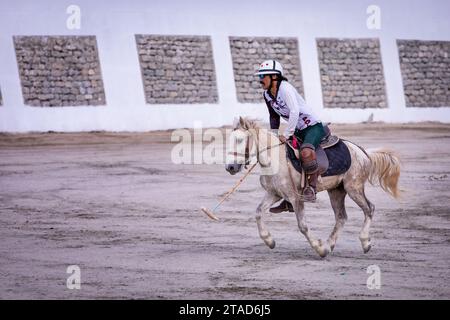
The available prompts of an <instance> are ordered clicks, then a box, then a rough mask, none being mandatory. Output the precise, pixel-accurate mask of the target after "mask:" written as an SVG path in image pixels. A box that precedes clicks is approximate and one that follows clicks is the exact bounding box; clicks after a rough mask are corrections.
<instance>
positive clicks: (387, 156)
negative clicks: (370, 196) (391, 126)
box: [367, 149, 400, 198]
mask: <svg viewBox="0 0 450 320" xmlns="http://www.w3.org/2000/svg"><path fill="white" fill-rule="evenodd" d="M367 153H368V155H369V157H370V161H371V166H370V172H369V182H370V183H371V184H372V185H376V184H379V185H380V187H381V188H382V189H383V190H384V191H386V192H387V193H389V194H390V195H391V196H393V197H394V198H398V197H399V196H400V190H399V189H398V179H399V177H400V159H399V158H398V156H397V155H396V154H395V152H393V151H392V150H388V149H376V150H367Z"/></svg>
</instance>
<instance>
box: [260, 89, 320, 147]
mask: <svg viewBox="0 0 450 320" xmlns="http://www.w3.org/2000/svg"><path fill="white" fill-rule="evenodd" d="M264 99H265V100H266V104H267V108H268V109H269V113H270V128H271V129H279V127H280V116H281V117H282V118H283V119H285V120H286V121H287V122H288V124H287V127H286V130H285V131H284V134H283V135H284V136H285V137H286V138H289V137H290V136H292V135H293V134H294V131H295V128H298V129H299V130H303V129H305V128H306V127H309V126H313V125H315V124H316V123H318V122H320V121H319V120H318V118H317V117H316V116H315V115H314V113H313V111H312V110H311V108H310V107H309V106H308V105H307V104H306V102H305V100H304V99H303V98H302V96H301V95H300V94H299V93H298V92H297V90H296V89H295V88H294V87H293V86H292V85H291V84H290V83H289V82H287V81H282V82H281V83H280V86H279V88H278V94H277V97H276V100H275V98H274V97H273V96H272V95H271V94H270V93H269V91H268V90H266V91H264Z"/></svg>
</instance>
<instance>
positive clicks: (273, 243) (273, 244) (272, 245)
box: [266, 240, 275, 249]
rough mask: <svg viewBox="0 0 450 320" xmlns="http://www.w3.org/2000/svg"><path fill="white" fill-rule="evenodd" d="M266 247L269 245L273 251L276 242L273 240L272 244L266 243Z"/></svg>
mask: <svg viewBox="0 0 450 320" xmlns="http://www.w3.org/2000/svg"><path fill="white" fill-rule="evenodd" d="M266 245H267V246H268V247H269V248H270V249H273V248H275V241H274V240H272V241H271V242H269V243H266Z"/></svg>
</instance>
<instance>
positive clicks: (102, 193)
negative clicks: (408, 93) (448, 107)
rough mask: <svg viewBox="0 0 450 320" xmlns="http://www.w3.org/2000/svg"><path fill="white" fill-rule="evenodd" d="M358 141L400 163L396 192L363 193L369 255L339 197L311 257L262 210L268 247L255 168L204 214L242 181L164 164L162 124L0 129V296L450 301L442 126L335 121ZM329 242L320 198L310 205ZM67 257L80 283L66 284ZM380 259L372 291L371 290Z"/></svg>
mask: <svg viewBox="0 0 450 320" xmlns="http://www.w3.org/2000/svg"><path fill="white" fill-rule="evenodd" d="M332 130H333V132H334V133H335V134H338V135H340V136H341V137H343V138H346V139H349V140H352V141H354V142H356V143H358V144H360V145H362V146H364V147H366V148H371V147H379V146H384V147H390V148H391V149H394V150H396V151H397V152H398V153H399V155H400V157H401V159H402V173H401V178H400V186H401V189H402V190H403V198H402V199H401V200H400V201H395V200H393V199H392V198H390V197H389V196H388V195H387V194H386V193H384V192H383V191H382V190H381V189H380V188H375V187H372V186H369V185H368V187H367V189H366V190H367V192H366V193H367V196H368V198H369V199H370V200H371V201H372V202H373V203H374V204H375V206H376V212H375V218H374V222H373V224H372V232H371V236H372V242H373V247H372V250H371V251H370V252H369V253H367V254H363V252H362V249H361V246H360V242H359V240H358V234H359V230H360V228H361V226H362V223H363V213H362V211H361V210H360V209H359V208H358V207H357V206H356V204H355V203H354V202H352V200H351V199H349V198H348V197H347V199H346V205H347V213H348V216H349V219H348V222H347V224H346V225H345V228H344V229H343V231H342V233H341V235H340V237H339V239H338V242H337V245H336V248H335V250H334V252H333V253H332V254H330V255H329V256H328V257H326V258H325V259H322V258H320V257H318V256H317V255H316V254H315V252H314V251H313V250H312V249H311V248H310V246H309V244H308V243H307V241H306V240H305V239H304V237H303V236H302V235H301V233H300V232H299V230H298V228H297V223H296V219H295V216H294V215H293V214H291V213H284V214H269V215H268V216H267V225H268V228H269V230H270V231H271V233H272V235H273V236H274V239H275V241H276V242H277V246H276V247H275V249H273V250H270V249H269V248H267V247H266V246H265V245H264V244H263V242H262V241H261V239H260V238H259V236H258V233H257V228H256V223H255V219H254V215H255V208H256V206H257V205H258V203H259V201H260V199H261V198H262V195H263V190H262V188H261V187H260V185H259V178H258V174H257V172H256V173H253V174H252V175H250V176H249V178H248V179H247V180H246V181H245V182H244V183H243V184H242V185H241V187H240V189H239V190H238V191H237V192H236V193H235V194H234V195H233V196H232V197H231V199H230V200H228V201H226V202H225V203H224V204H223V205H222V206H221V207H220V208H219V209H218V210H217V215H218V216H220V218H221V221H220V222H214V221H212V220H209V219H208V218H207V217H206V216H205V215H204V214H203V213H201V212H200V210H199V208H200V207H201V206H207V207H209V208H212V207H214V205H215V204H216V203H217V201H218V199H219V198H220V197H221V196H222V195H223V194H224V193H225V192H226V191H228V190H229V189H230V188H231V187H232V185H233V184H234V183H235V182H236V181H237V179H238V178H239V177H237V176H230V175H229V174H228V173H227V172H225V170H224V168H223V166H222V165H176V164H173V163H172V162H171V150H172V148H173V147H174V145H175V143H171V142H170V134H171V132H170V131H160V132H151V133H106V132H91V133H70V134H69V133H48V134H1V135H0V243H1V246H0V298H2V299H18V298H20V299H54V298H55V299H107V298H113V299H335V298H339V299H367V298H369V299H391V298H399V299H420V298H425V299H449V298H450V287H449V286H448V284H449V283H450V271H449V264H450V249H449V245H450V209H449V203H450V125H444V124H438V123H422V124H405V125H389V124H380V123H371V124H358V125H332ZM306 217H307V222H308V225H309V227H310V229H311V230H312V232H313V233H314V234H315V235H316V236H318V237H320V238H325V239H326V238H327V237H328V234H329V233H330V232H331V229H332V227H333V224H334V215H333V212H332V209H331V206H330V203H329V199H328V196H327V194H326V193H324V192H322V193H320V194H319V195H318V202H317V203H314V204H307V205H306ZM69 265H78V266H79V267H80V270H81V289H80V290H69V289H68V288H67V286H66V280H67V278H68V277H69V276H70V275H69V274H67V273H66V271H67V267H68V266H69ZM371 265H377V266H378V267H379V268H380V271H381V288H380V289H379V290H376V289H375V290H369V289H368V288H367V285H366V282H367V279H368V277H369V276H370V274H368V273H367V268H368V267H369V266H371Z"/></svg>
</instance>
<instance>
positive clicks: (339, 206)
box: [327, 184, 347, 251]
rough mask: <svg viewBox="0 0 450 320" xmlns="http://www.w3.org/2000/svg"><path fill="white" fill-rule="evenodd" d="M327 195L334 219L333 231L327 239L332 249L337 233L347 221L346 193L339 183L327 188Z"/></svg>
mask: <svg viewBox="0 0 450 320" xmlns="http://www.w3.org/2000/svg"><path fill="white" fill-rule="evenodd" d="M328 195H329V196H330V202H331V207H332V208H333V211H334V217H335V219H336V223H335V225H334V228H333V231H332V232H331V234H330V237H329V238H328V240H327V242H328V244H329V245H330V248H331V251H333V249H334V247H335V245H336V240H337V237H338V233H339V231H340V230H341V229H342V228H343V227H344V224H345V222H346V221H347V212H346V211H345V196H346V195H347V192H346V191H345V189H344V187H343V186H342V184H341V185H340V186H339V187H337V188H335V189H331V190H328Z"/></svg>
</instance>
